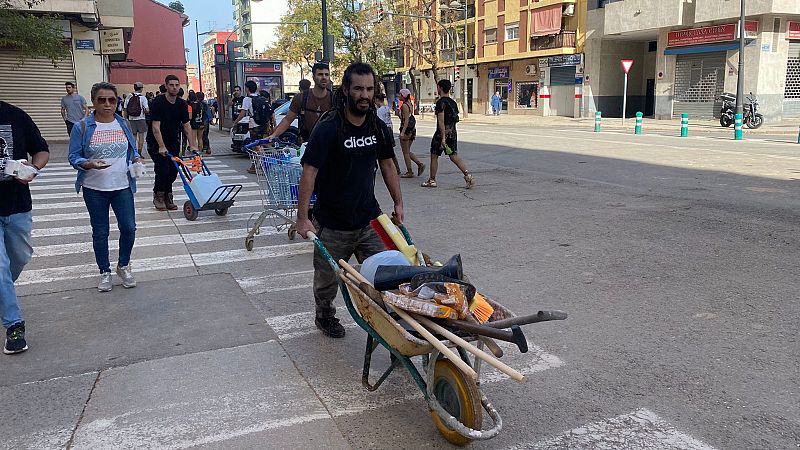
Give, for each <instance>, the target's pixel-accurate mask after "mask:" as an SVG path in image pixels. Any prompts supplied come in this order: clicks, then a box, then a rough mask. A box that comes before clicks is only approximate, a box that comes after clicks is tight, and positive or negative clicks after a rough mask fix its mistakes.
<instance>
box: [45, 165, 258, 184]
mask: <svg viewBox="0 0 800 450" xmlns="http://www.w3.org/2000/svg"><path fill="white" fill-rule="evenodd" d="M152 169H153V166H152V165H147V166H145V170H148V171H150V175H149V177H151V178H152V176H153V175H152ZM209 170H211V172H213V173H219V174H223V173H232V174H236V173H241V172H242V171H241V170H236V169H230V168H227V166H226V167H224V168H214V167H210V166H209ZM77 175H78V171H77V170H75V169H69V170H62V169H58V170H55V171H46V172H41V173H40V174H39V176H38V177H36V180H37V181H41V180H52V179H54V178H63V177H68V180H71V181H75V178H77Z"/></svg>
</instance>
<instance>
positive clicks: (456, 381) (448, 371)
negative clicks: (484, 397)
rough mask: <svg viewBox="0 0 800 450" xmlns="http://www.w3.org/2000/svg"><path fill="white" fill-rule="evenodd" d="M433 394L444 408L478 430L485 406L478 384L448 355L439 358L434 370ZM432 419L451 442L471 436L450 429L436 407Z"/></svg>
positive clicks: (459, 441) (465, 442) (454, 442)
mask: <svg viewBox="0 0 800 450" xmlns="http://www.w3.org/2000/svg"><path fill="white" fill-rule="evenodd" d="M433 394H434V396H435V397H436V400H437V401H438V402H439V404H441V405H442V407H443V408H444V409H445V411H447V412H449V413H450V414H451V415H452V416H453V417H455V418H456V419H458V421H459V422H461V423H462V424H464V426H467V427H469V428H472V429H474V430H479V429H480V428H481V424H482V422H483V407H482V406H481V395H480V392H478V386H477V385H476V384H475V382H474V381H472V380H470V379H469V378H468V377H467V376H466V375H464V373H463V372H461V371H460V370H459V369H458V367H456V366H455V364H453V363H452V362H450V361H448V360H446V359H440V360H438V361H436V368H435V369H434V372H433ZM431 416H432V417H433V423H434V424H435V425H436V429H437V430H439V433H440V434H441V435H442V436H443V437H444V438H445V439H447V441H448V442H450V443H451V444H455V445H467V444H469V443H470V442H471V441H472V439H469V438H467V437H464V436H462V435H461V434H459V433H458V432H457V431H455V430H451V429H450V428H449V427H448V426H447V425H446V424H445V423H444V421H442V419H441V418H440V417H439V414H438V413H437V412H435V411H431Z"/></svg>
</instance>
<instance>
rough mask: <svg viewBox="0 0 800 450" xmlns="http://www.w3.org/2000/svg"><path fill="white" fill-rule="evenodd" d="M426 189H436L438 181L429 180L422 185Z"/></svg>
mask: <svg viewBox="0 0 800 450" xmlns="http://www.w3.org/2000/svg"><path fill="white" fill-rule="evenodd" d="M421 186H422V187H424V188H435V187H436V180H428V181H426V182H424V183H422V185H421Z"/></svg>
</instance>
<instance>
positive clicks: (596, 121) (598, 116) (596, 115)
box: [594, 111, 603, 133]
mask: <svg viewBox="0 0 800 450" xmlns="http://www.w3.org/2000/svg"><path fill="white" fill-rule="evenodd" d="M602 115H603V113H601V112H600V111H597V112H596V113H594V132H595V133H599V132H600V121H601V120H602Z"/></svg>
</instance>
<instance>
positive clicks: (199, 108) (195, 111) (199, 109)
mask: <svg viewBox="0 0 800 450" xmlns="http://www.w3.org/2000/svg"><path fill="white" fill-rule="evenodd" d="M190 106H191V107H192V122H194V123H195V124H197V125H198V126H202V125H203V104H202V102H193V103H191V104H190Z"/></svg>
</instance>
